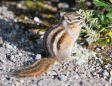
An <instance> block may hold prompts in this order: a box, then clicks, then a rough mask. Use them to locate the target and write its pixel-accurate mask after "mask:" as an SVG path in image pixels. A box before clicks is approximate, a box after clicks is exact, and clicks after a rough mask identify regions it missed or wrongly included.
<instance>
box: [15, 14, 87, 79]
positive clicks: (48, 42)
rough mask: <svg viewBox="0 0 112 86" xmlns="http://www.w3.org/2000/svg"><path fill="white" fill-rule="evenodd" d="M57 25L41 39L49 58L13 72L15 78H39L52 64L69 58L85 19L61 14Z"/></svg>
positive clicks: (77, 15)
mask: <svg viewBox="0 0 112 86" xmlns="http://www.w3.org/2000/svg"><path fill="white" fill-rule="evenodd" d="M61 16H62V17H61V19H60V22H59V24H57V25H54V26H53V27H52V28H50V29H48V31H47V32H46V33H45V35H44V38H43V44H44V47H45V50H46V51H47V53H49V55H50V57H49V58H43V59H40V60H38V61H36V62H35V63H33V64H32V65H30V66H29V67H27V68H24V69H23V70H20V71H18V72H15V73H16V75H17V76H20V77H27V76H35V75H37V76H40V75H41V74H43V73H45V72H47V70H48V69H49V68H51V66H53V64H54V63H55V62H56V61H58V62H61V61H64V60H66V59H67V58H68V57H70V54H71V50H72V47H73V45H74V43H75V41H76V40H77V38H78V37H79V34H80V30H81V27H83V26H84V24H85V19H84V18H83V17H82V16H81V15H80V14H77V13H74V12H70V13H62V14H61Z"/></svg>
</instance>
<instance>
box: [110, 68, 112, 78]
mask: <svg viewBox="0 0 112 86" xmlns="http://www.w3.org/2000/svg"><path fill="white" fill-rule="evenodd" d="M110 75H111V77H112V69H111V71H110Z"/></svg>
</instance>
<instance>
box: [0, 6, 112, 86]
mask: <svg viewBox="0 0 112 86" xmlns="http://www.w3.org/2000/svg"><path fill="white" fill-rule="evenodd" d="M16 22H17V17H15V16H14V14H13V12H12V11H9V10H8V8H7V7H5V6H2V7H0V86H112V65H111V64H107V65H105V66H103V67H101V66H99V64H96V63H93V64H92V63H88V61H85V62H84V63H82V64H80V65H79V64H78V63H79V62H80V59H79V60H78V59H73V60H70V61H66V62H62V63H57V64H55V65H54V66H53V67H52V69H51V70H50V71H49V72H48V73H47V75H46V76H45V75H43V76H42V77H41V78H38V77H29V78H17V77H12V76H11V75H10V71H13V70H15V69H19V68H21V67H25V66H27V65H30V64H31V63H33V62H35V61H36V60H37V59H40V58H41V54H39V53H41V52H44V49H43V45H42V41H41V39H37V40H36V41H37V42H36V43H33V42H32V41H31V40H29V39H28V37H29V36H30V35H31V34H32V33H31V32H30V31H26V32H25V31H24V30H23V28H24V27H23V26H21V25H19V24H18V23H16ZM78 46H79V45H78ZM78 48H79V49H80V50H83V49H82V47H81V46H80V47H78ZM84 50H85V51H87V52H88V56H91V55H92V54H91V53H93V52H90V51H89V50H86V49H84ZM73 51H74V50H73ZM74 52H75V51H74ZM79 54H80V53H79ZM79 54H76V56H75V57H74V56H72V57H73V58H80V57H81V56H80V55H79ZM86 56H87V55H85V57H86ZM93 56H94V55H93ZM78 61H79V62H78ZM81 61H82V60H81Z"/></svg>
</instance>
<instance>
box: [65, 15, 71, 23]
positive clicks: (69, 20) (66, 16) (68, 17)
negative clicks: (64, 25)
mask: <svg viewBox="0 0 112 86" xmlns="http://www.w3.org/2000/svg"><path fill="white" fill-rule="evenodd" d="M63 17H64V19H65V20H66V21H67V22H68V23H71V22H72V20H71V18H70V16H68V15H66V14H65V15H64V16H63Z"/></svg>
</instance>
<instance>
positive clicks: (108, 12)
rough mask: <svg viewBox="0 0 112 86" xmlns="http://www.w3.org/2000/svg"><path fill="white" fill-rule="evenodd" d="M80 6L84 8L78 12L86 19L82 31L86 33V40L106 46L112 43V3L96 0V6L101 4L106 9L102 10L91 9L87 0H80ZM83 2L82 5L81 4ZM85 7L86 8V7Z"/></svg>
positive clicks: (89, 42)
mask: <svg viewBox="0 0 112 86" xmlns="http://www.w3.org/2000/svg"><path fill="white" fill-rule="evenodd" d="M79 3H80V4H79V5H80V7H81V6H82V7H83V8H82V9H83V10H81V9H80V10H79V11H77V13H79V14H81V15H83V16H84V17H85V19H86V25H85V29H83V30H82V33H85V34H86V35H85V34H84V36H85V37H86V41H87V42H88V44H89V45H91V44H92V43H95V44H100V45H102V46H105V45H107V44H110V45H111V44H112V4H111V3H108V2H106V1H104V0H95V1H94V2H93V3H94V4H95V5H96V6H100V7H101V8H104V9H105V12H104V11H102V10H89V9H87V7H86V4H85V0H80V1H79ZM81 4H82V5H81ZM84 7H85V8H84Z"/></svg>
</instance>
